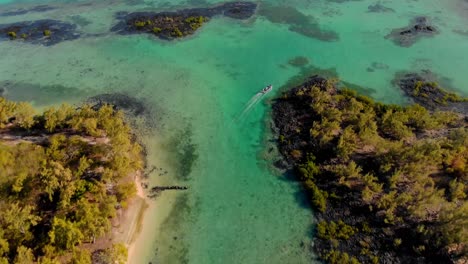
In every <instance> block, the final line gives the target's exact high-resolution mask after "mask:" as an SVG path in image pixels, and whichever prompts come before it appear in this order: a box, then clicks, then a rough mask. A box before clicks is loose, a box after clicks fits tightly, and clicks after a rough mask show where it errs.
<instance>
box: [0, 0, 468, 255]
mask: <svg viewBox="0 0 468 264" xmlns="http://www.w3.org/2000/svg"><path fill="white" fill-rule="evenodd" d="M340 2H341V3H340ZM210 3H215V1H209V2H205V1H189V2H185V1H170V2H167V1H150V0H144V1H143V0H129V1H118V0H113V1H110V0H109V1H71V0H68V1H37V0H28V1H26V0H24V1H20V0H16V1H14V0H7V1H5V0H1V1H0V4H1V5H0V13H1V12H2V11H7V10H13V9H18V8H26V9H27V8H30V7H32V6H35V5H38V4H48V5H51V6H54V7H57V8H56V9H54V10H50V11H47V12H42V13H38V12H29V13H27V14H24V15H19V16H0V23H10V22H15V21H22V20H34V19H41V18H53V19H60V20H66V21H70V22H73V23H76V24H78V25H79V29H80V30H81V31H82V32H83V37H82V38H80V39H77V40H75V41H69V42H63V43H60V44H58V45H55V46H51V47H43V46H37V45H29V44H23V43H18V42H9V41H4V42H0V54H2V55H1V57H0V87H6V96H7V97H9V98H11V99H15V100H27V101H31V102H32V103H33V104H34V105H35V106H36V107H38V108H42V107H46V106H49V105H54V104H59V103H61V102H64V101H65V102H70V103H78V102H80V101H81V100H83V99H86V98H88V97H90V96H94V95H98V94H102V93H125V94H129V95H131V96H134V97H136V98H138V99H140V100H142V101H144V102H145V103H146V105H147V107H148V108H149V109H150V111H152V113H153V116H152V118H154V123H155V124H156V125H155V126H152V127H149V128H146V132H145V133H144V137H145V142H146V143H147V146H148V151H149V156H148V157H149V162H150V163H151V164H152V165H155V166H158V168H159V167H163V170H167V171H168V173H167V174H164V173H160V172H159V170H158V171H157V172H156V173H153V174H151V176H150V179H149V181H150V182H151V183H152V184H180V185H186V186H188V187H189V190H188V191H187V192H180V193H167V194H166V193H164V194H163V195H162V196H166V197H165V198H168V199H162V198H164V197H161V200H164V201H168V200H169V201H170V203H171V205H173V206H172V209H171V211H169V213H168V214H167V217H165V218H164V219H163V220H161V221H160V222H161V223H160V224H158V225H156V224H154V225H152V224H151V223H150V224H145V225H144V226H143V230H142V235H141V237H143V238H144V240H143V241H141V239H140V241H137V245H138V248H137V249H136V252H137V254H133V258H132V259H130V263H148V262H152V263H202V264H207V263H310V262H317V260H316V257H315V255H314V254H313V252H312V251H311V250H310V245H311V243H312V240H313V223H314V220H313V212H312V211H311V209H310V208H309V206H308V204H307V202H306V199H305V198H304V196H303V194H302V193H301V190H300V188H299V186H297V184H296V183H294V182H292V181H290V180H288V179H287V177H285V176H282V175H281V173H280V172H278V171H277V170H275V169H274V168H273V167H272V165H271V164H272V163H273V161H275V160H276V159H277V154H276V152H275V150H274V144H273V143H272V141H271V135H270V123H269V120H268V117H269V114H270V112H269V111H270V104H271V99H272V98H273V97H274V96H275V95H277V94H278V93H279V91H278V90H279V89H275V90H274V92H272V93H270V94H268V95H267V96H265V97H264V98H262V101H261V102H260V103H259V104H257V105H256V106H255V107H254V108H252V111H250V112H248V114H246V115H243V116H242V117H241V118H239V114H240V113H241V112H242V110H243V107H244V105H245V103H246V102H247V101H248V100H249V99H250V98H251V97H252V96H254V95H255V93H256V92H257V91H258V90H259V89H261V88H262V87H264V86H265V85H266V84H269V83H272V84H273V85H274V86H275V88H278V87H282V86H284V85H285V84H287V83H289V82H290V81H291V80H297V79H300V78H301V77H302V78H303V77H305V76H307V75H309V74H312V73H314V72H315V73H318V72H320V73H326V74H327V75H331V76H337V77H339V78H340V79H341V80H343V81H345V82H348V83H352V84H354V85H358V86H361V87H362V88H359V91H360V92H362V93H365V94H367V95H369V96H372V97H374V98H375V99H377V100H381V101H384V102H390V103H406V102H407V99H405V98H403V97H402V95H401V92H400V91H399V90H398V89H397V88H396V87H394V86H393V85H392V80H393V79H394V77H395V74H397V73H398V72H401V71H416V70H423V69H427V70H431V71H432V72H434V73H435V74H436V75H437V76H438V77H439V78H440V79H441V81H442V82H443V83H444V84H445V85H446V86H447V87H448V88H450V89H453V90H455V91H457V92H459V93H461V94H464V95H468V76H467V75H466V71H467V70H468V60H467V59H468V58H467V57H468V55H467V53H466V50H467V48H468V36H466V35H467V34H461V33H463V32H464V31H465V28H466V25H467V24H468V21H467V20H468V16H467V14H468V9H467V8H468V5H467V4H466V2H465V1H461V0H460V1H457V0H450V1H436V0H426V1H403V0H402V1H380V2H377V1H375V0H374V1H369V0H361V1H334V2H332V1H326V0H314V1H310V0H293V1H279V0H278V1H258V3H259V4H260V8H261V9H262V8H263V11H260V12H259V14H258V15H256V16H255V17H254V18H252V19H250V20H247V21H234V20H231V19H226V18H215V19H213V20H211V21H210V22H209V23H208V24H207V25H206V26H205V27H203V28H202V29H201V30H200V31H199V32H197V34H195V35H194V36H192V37H190V38H187V39H184V40H180V41H174V42H165V41H161V40H157V39H155V38H153V37H149V36H145V35H134V36H117V35H114V34H112V33H110V32H109V28H110V27H111V26H112V25H113V24H115V23H116V21H115V20H114V14H115V12H117V11H134V10H146V9H147V10H163V9H164V10H168V9H176V8H185V7H191V6H204V5H208V4H210ZM376 3H381V4H382V5H384V6H386V7H389V8H392V9H393V10H394V12H388V13H370V12H368V6H369V5H371V4H376ZM272 6H273V7H275V6H276V7H278V6H281V8H280V9H278V8H276V9H275V8H271V7H272ZM272 10H273V11H272ZM421 15H425V16H428V17H430V18H431V20H432V21H433V23H434V25H436V26H437V28H438V29H439V30H440V34H438V35H436V36H434V37H432V38H426V39H421V40H420V41H418V42H417V43H415V44H414V45H413V46H411V47H409V48H403V47H399V46H397V45H395V44H394V43H393V42H391V41H390V40H388V39H385V36H386V35H387V34H388V33H389V32H390V31H391V30H392V29H393V28H398V27H403V26H406V25H408V23H409V21H410V20H411V19H412V18H414V17H416V16H421ZM278 16H284V19H279V20H278V19H275V18H277V17H278ZM294 26H296V27H301V28H302V29H307V30H308V34H300V33H298V32H295V31H292V30H290V29H291V27H294ZM456 32H461V33H456ZM465 32H466V31H465ZM324 36H325V37H324ZM326 36H334V37H333V38H332V39H327V37H326ZM297 56H303V57H306V58H308V60H309V61H310V63H309V64H308V65H305V66H301V67H297V66H296V67H295V66H292V65H290V64H288V61H289V60H291V59H292V58H294V57H297ZM372 65H374V66H375V65H378V67H374V68H373V70H372V71H370V70H369V68H372ZM157 202H158V200H156V203H157ZM147 214H154V215H157V214H158V210H157V207H156V209H154V210H149V211H147ZM153 234H154V235H153Z"/></svg>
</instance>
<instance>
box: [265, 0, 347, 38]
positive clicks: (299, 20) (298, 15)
mask: <svg viewBox="0 0 468 264" xmlns="http://www.w3.org/2000/svg"><path fill="white" fill-rule="evenodd" d="M258 14H259V15H260V16H263V17H265V18H266V19H267V20H268V21H270V22H271V23H275V24H283V25H287V26H288V29H289V30H290V31H292V32H296V33H298V34H301V35H303V36H306V37H309V38H313V39H318V40H321V41H328V42H331V41H337V40H338V39H339V36H338V34H337V33H336V32H334V31H329V30H324V29H322V28H321V27H320V25H319V23H318V21H317V20H316V19H315V18H314V17H312V16H310V15H306V14H304V13H302V12H301V11H300V10H298V9H297V8H294V7H292V6H282V5H273V4H269V3H266V2H264V3H262V4H261V5H260V8H259V10H258Z"/></svg>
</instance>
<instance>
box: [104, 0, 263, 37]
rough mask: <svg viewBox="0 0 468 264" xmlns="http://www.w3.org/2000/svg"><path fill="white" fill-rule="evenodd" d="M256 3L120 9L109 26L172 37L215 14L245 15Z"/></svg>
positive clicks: (187, 32)
mask: <svg viewBox="0 0 468 264" xmlns="http://www.w3.org/2000/svg"><path fill="white" fill-rule="evenodd" d="M256 8H257V5H256V4H255V3H252V2H228V3H225V4H222V5H217V6H214V7H207V8H193V9H183V10H178V11H173V12H134V13H126V12H121V13H118V14H117V15H116V17H117V19H119V20H120V22H119V23H118V24H117V25H115V26H114V27H113V28H112V29H111V30H112V31H113V32H117V33H118V34H122V35H128V34H141V33H146V34H152V35H154V36H156V37H158V38H160V39H164V40H173V39H177V38H182V37H186V36H188V35H192V34H194V33H195V31H197V30H198V29H199V28H200V27H202V26H203V24H204V23H206V22H208V21H209V20H210V19H211V18H213V17H214V16H220V15H222V16H226V17H230V18H233V19H248V18H250V17H251V16H253V15H254V13H255V10H256Z"/></svg>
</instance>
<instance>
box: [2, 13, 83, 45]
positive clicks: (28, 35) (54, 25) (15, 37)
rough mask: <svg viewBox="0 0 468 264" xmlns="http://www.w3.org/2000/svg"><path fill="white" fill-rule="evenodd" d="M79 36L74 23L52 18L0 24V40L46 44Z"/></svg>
mask: <svg viewBox="0 0 468 264" xmlns="http://www.w3.org/2000/svg"><path fill="white" fill-rule="evenodd" d="M79 37H80V33H78V32H77V31H76V25H73V24H70V23H67V22H62V21H58V20H52V19H43V20H36V21H22V22H17V23H12V24H2V25H0V40H10V41H24V42H27V43H31V44H42V45H46V46H51V45H55V44H57V43H60V42H62V41H66V40H73V39H77V38H79Z"/></svg>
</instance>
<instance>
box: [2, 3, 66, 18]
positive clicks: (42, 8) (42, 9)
mask: <svg viewBox="0 0 468 264" xmlns="http://www.w3.org/2000/svg"><path fill="white" fill-rule="evenodd" d="M54 9H57V8H56V7H53V6H48V5H38V6H34V7H31V8H19V9H15V10H9V11H5V12H2V13H0V16H19V15H24V14H27V13H30V12H47V11H50V10H54Z"/></svg>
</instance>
